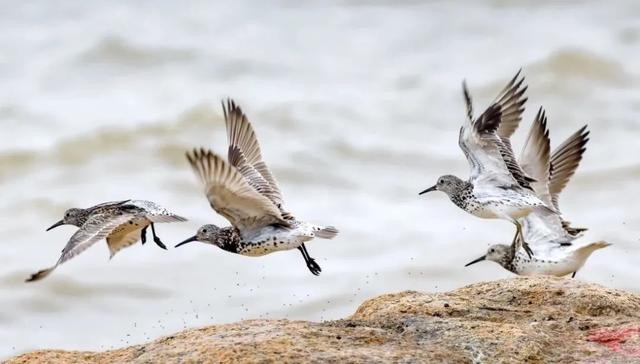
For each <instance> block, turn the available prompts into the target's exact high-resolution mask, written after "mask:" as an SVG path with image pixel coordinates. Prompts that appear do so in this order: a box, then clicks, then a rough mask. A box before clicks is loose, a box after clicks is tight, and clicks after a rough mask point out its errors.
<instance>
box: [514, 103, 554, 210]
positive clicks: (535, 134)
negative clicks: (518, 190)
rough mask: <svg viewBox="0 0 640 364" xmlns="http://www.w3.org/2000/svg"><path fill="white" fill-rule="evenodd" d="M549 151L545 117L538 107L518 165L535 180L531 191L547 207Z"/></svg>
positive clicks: (549, 203)
mask: <svg viewBox="0 0 640 364" xmlns="http://www.w3.org/2000/svg"><path fill="white" fill-rule="evenodd" d="M550 149H551V148H550V140H549V129H548V128H547V116H546V113H545V111H544V109H543V108H542V107H540V109H538V113H537V114H536V117H535V119H534V120H533V124H531V129H530V130H529V135H528V136H527V139H526V140H525V143H524V147H523V148H522V153H521V154H520V165H521V166H522V169H523V170H524V172H525V173H526V174H527V175H529V176H531V177H532V178H533V179H535V182H532V183H531V186H532V188H533V191H534V192H535V193H536V195H538V197H539V198H540V199H541V200H542V201H543V202H544V203H546V204H547V205H548V206H552V204H551V196H550V194H549V168H550V162H549V152H550Z"/></svg>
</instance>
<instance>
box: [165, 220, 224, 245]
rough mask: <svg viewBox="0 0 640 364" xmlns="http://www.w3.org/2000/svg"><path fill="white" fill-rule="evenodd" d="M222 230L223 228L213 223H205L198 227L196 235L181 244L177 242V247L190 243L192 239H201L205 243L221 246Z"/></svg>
mask: <svg viewBox="0 0 640 364" xmlns="http://www.w3.org/2000/svg"><path fill="white" fill-rule="evenodd" d="M220 230H221V229H220V228H219V227H217V226H216V225H213V224H209V225H203V226H202V227H200V229H198V232H196V235H194V236H192V237H190V238H189V239H187V240H185V241H183V242H181V243H180V244H177V245H176V246H175V247H176V248H177V247H179V246H181V245H184V244H187V243H190V242H192V241H199V242H201V243H205V244H212V245H216V246H220V244H221V239H220Z"/></svg>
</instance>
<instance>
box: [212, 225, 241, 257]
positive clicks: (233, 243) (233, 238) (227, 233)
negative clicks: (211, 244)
mask: <svg viewBox="0 0 640 364" xmlns="http://www.w3.org/2000/svg"><path fill="white" fill-rule="evenodd" d="M241 240H242V239H241V237H240V231H239V230H238V229H236V228H235V227H233V226H227V227H224V228H222V229H220V231H219V232H218V236H217V238H216V245H217V246H219V247H220V249H222V250H226V251H228V252H231V253H237V252H238V249H239V247H240V241H241Z"/></svg>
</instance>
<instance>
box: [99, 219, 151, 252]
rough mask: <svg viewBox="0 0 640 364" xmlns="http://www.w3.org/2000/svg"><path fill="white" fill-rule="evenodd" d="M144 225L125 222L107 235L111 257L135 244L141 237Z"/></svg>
mask: <svg viewBox="0 0 640 364" xmlns="http://www.w3.org/2000/svg"><path fill="white" fill-rule="evenodd" d="M143 227H144V226H140V225H131V224H124V225H121V226H120V227H118V228H117V229H116V230H115V231H113V232H112V233H111V234H109V236H107V246H108V247H109V253H110V258H113V256H114V255H116V253H117V252H119V251H120V250H122V249H124V248H126V247H129V246H131V245H133V244H135V243H136V242H137V241H138V240H140V237H141V230H142V228H143Z"/></svg>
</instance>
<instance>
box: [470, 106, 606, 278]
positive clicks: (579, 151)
mask: <svg viewBox="0 0 640 364" xmlns="http://www.w3.org/2000/svg"><path fill="white" fill-rule="evenodd" d="M588 141H589V131H588V130H587V126H586V125H585V126H583V127H582V128H580V129H579V130H578V131H576V132H575V133H574V134H572V135H571V136H570V137H569V138H568V139H567V140H566V141H564V142H563V143H562V144H561V145H560V146H558V147H557V148H556V149H555V150H554V151H553V153H552V154H551V156H549V150H550V140H549V130H548V128H547V117H546V113H545V111H544V110H543V109H542V108H540V110H539V111H538V114H537V115H536V118H535V119H534V123H533V124H532V127H531V129H530V132H529V136H528V137H527V140H526V142H525V146H524V148H523V150H522V153H521V156H520V163H521V165H522V167H523V169H524V171H525V172H527V173H529V174H530V175H531V176H533V177H534V178H535V179H536V182H535V183H532V187H533V189H534V190H535V192H536V194H537V195H538V196H539V197H540V198H541V199H542V200H543V201H545V202H546V203H548V204H552V205H553V206H554V208H555V209H556V210H557V211H559V210H560V209H559V206H558V197H559V195H560V192H561V191H562V190H563V189H564V187H565V186H566V185H567V183H568V182H569V179H570V178H571V176H573V174H574V173H575V171H576V169H577V168H578V166H579V164H580V161H581V160H582V157H583V154H584V152H585V151H586V144H587V142H588ZM521 220H522V231H523V234H524V236H525V237H526V239H527V242H528V244H529V246H530V247H531V249H532V250H533V252H534V256H533V257H529V256H528V255H526V254H524V253H523V252H522V250H521V249H518V246H517V244H514V243H512V244H511V245H505V244H496V245H492V246H490V247H489V248H488V250H487V253H486V254H485V255H483V256H481V257H479V258H477V259H475V260H473V261H471V262H469V263H468V264H466V266H470V265H472V264H475V263H478V262H481V261H483V260H489V261H493V262H496V263H498V264H500V265H501V266H502V267H503V268H505V269H506V270H508V271H510V272H512V273H515V274H518V275H523V276H527V275H553V276H565V275H568V274H572V277H575V275H576V272H577V271H578V270H579V269H580V268H581V267H582V266H583V265H584V263H585V262H586V260H587V259H588V258H589V256H590V255H591V253H593V252H594V251H595V250H598V249H602V248H606V247H608V246H610V245H611V244H609V243H607V242H606V241H596V242H591V243H587V244H578V243H576V241H577V240H578V239H580V238H582V237H583V235H584V232H585V231H586V230H587V229H585V228H574V227H572V226H571V224H570V223H569V222H568V221H566V220H564V219H563V218H562V216H561V215H559V214H540V213H538V212H535V211H534V212H532V213H531V214H529V215H528V216H526V217H524V218H521Z"/></svg>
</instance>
